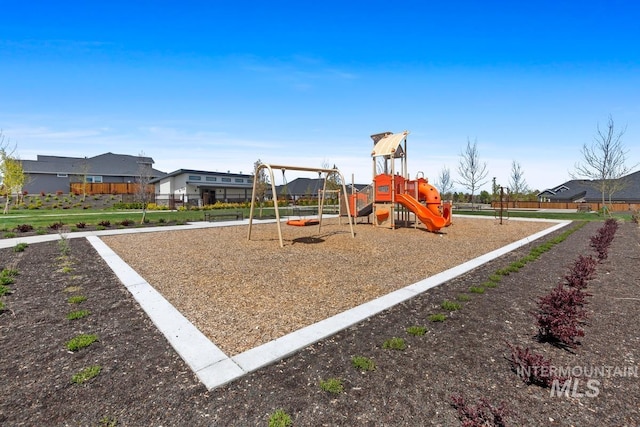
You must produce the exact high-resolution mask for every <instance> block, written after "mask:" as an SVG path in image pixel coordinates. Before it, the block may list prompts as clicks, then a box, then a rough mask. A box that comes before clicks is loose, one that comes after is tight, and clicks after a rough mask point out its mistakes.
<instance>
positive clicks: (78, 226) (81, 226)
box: [76, 222, 87, 228]
mask: <svg viewBox="0 0 640 427" xmlns="http://www.w3.org/2000/svg"><path fill="white" fill-rule="evenodd" d="M76 227H77V228H86V227H87V223H85V222H79V223H77V224H76Z"/></svg>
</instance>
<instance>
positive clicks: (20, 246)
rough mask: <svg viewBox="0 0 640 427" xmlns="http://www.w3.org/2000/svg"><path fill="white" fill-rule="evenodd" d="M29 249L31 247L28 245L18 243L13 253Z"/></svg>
mask: <svg viewBox="0 0 640 427" xmlns="http://www.w3.org/2000/svg"><path fill="white" fill-rule="evenodd" d="M28 247H29V245H28V244H27V243H24V242H23V243H18V244H17V245H15V246H14V247H13V251H14V252H24V250H25V249H27V248H28Z"/></svg>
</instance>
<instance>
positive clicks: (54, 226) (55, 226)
mask: <svg viewBox="0 0 640 427" xmlns="http://www.w3.org/2000/svg"><path fill="white" fill-rule="evenodd" d="M62 227H64V223H63V222H62V221H58V222H54V223H53V224H49V228H50V229H52V230H60V229H61V228H62Z"/></svg>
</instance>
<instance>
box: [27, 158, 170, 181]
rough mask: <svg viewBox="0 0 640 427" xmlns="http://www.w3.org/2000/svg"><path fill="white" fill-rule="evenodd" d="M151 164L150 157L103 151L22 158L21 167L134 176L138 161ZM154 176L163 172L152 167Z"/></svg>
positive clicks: (71, 172)
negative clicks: (89, 153) (89, 155)
mask: <svg viewBox="0 0 640 427" xmlns="http://www.w3.org/2000/svg"><path fill="white" fill-rule="evenodd" d="M141 161H142V162H143V163H148V164H151V165H152V164H153V163H154V161H153V159H152V158H151V157H140V156H130V155H127V154H113V153H105V154H100V155H98V156H95V157H58V156H41V155H38V157H37V160H22V168H23V170H24V172H25V173H31V174H36V173H43V174H58V173H64V174H68V175H79V174H80V175H81V174H90V175H111V176H114V175H115V176H136V175H138V174H139V170H140V169H139V165H140V162H141ZM152 170H153V174H152V175H154V176H161V175H164V174H165V173H164V172H162V171H159V170H156V169H152Z"/></svg>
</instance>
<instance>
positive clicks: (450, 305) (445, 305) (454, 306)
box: [440, 300, 462, 311]
mask: <svg viewBox="0 0 640 427" xmlns="http://www.w3.org/2000/svg"><path fill="white" fill-rule="evenodd" d="M440 307H442V309H443V310H447V311H456V310H460V307H462V305H460V304H459V303H457V302H453V301H446V300H445V301H443V302H442V304H440Z"/></svg>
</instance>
